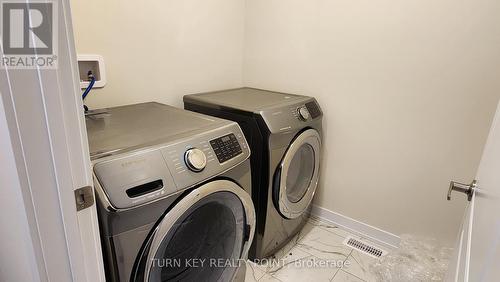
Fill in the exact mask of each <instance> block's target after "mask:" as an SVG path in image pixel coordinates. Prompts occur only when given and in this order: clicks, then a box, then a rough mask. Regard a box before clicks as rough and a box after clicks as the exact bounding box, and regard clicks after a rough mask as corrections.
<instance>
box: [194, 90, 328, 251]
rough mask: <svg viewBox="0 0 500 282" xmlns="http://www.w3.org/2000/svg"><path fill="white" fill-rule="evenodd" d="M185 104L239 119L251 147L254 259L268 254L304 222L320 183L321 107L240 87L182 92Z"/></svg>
mask: <svg viewBox="0 0 500 282" xmlns="http://www.w3.org/2000/svg"><path fill="white" fill-rule="evenodd" d="M184 108H185V109H188V110H191V111H195V112H199V113H204V114H208V115H211V116H214V117H221V118H225V119H229V120H233V121H236V122H238V124H239V125H240V126H241V128H242V129H243V132H244V134H245V137H246V139H247V141H248V142H249V144H250V148H251V150H252V156H251V163H252V185H253V187H252V198H253V201H254V205H255V208H256V214H257V229H256V234H255V239H254V244H253V245H252V248H251V250H250V254H249V256H250V258H251V259H261V258H266V257H269V256H271V255H273V254H275V253H276V251H277V250H279V249H280V248H282V247H283V246H285V244H287V243H288V242H289V241H290V240H291V238H293V236H294V235H295V234H297V233H298V232H299V231H300V230H301V228H302V227H303V225H304V224H305V222H306V220H307V218H308V214H309V212H310V208H311V201H312V199H313V196H314V193H315V191H316V188H317V185H318V178H319V166H320V159H321V139H322V138H321V136H322V135H321V134H322V130H321V126H322V125H321V123H322V111H321V109H320V106H319V105H318V103H317V101H316V100H315V99H314V98H312V97H307V96H301V95H292V94H286V93H278V92H271V91H265V90H260V89H253V88H240V89H232V90H226V91H217V92H211V93H202V94H193V95H186V96H184Z"/></svg>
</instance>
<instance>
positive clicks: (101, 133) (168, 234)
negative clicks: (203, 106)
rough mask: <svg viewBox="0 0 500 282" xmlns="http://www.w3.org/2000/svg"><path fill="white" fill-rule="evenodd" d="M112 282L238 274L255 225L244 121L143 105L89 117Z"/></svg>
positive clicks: (226, 278) (108, 274)
mask: <svg viewBox="0 0 500 282" xmlns="http://www.w3.org/2000/svg"><path fill="white" fill-rule="evenodd" d="M86 123H87V132H88V139H89V145H90V155H91V159H92V164H93V173H94V182H95V188H96V189H95V190H96V198H97V201H96V203H97V211H98V217H99V226H100V232H101V242H102V248H103V256H104V261H105V270H106V278H107V280H108V281H147V282H156V281H232V280H234V279H235V277H238V275H237V274H238V273H239V274H241V269H242V268H244V264H242V263H243V261H244V260H245V259H246V258H247V253H248V249H249V247H250V244H251V242H252V238H253V234H254V230H255V210H254V207H253V204H252V199H251V197H250V194H249V193H251V172H250V161H249V156H250V149H249V147H248V145H247V142H246V140H245V137H244V135H243V133H242V131H241V129H240V127H239V126H238V124H237V123H235V122H232V121H227V120H222V119H219V118H215V117H209V116H205V115H202V114H197V113H193V112H189V111H185V110H183V109H177V108H174V107H170V106H167V105H162V104H159V103H144V104H137V105H129V106H123V107H115V108H109V109H103V110H98V111H94V112H92V111H90V112H89V113H88V114H87V116H86Z"/></svg>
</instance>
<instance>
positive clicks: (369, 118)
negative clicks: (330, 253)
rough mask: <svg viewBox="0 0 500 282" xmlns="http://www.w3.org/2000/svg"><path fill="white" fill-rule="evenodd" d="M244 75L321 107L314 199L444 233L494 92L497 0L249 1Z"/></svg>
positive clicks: (454, 216) (397, 225)
mask: <svg viewBox="0 0 500 282" xmlns="http://www.w3.org/2000/svg"><path fill="white" fill-rule="evenodd" d="M244 84H245V85H247V86H253V87H259V88H265V89H271V90H279V91H285V92H287V91H288V92H295V93H300V94H309V95H313V96H315V97H317V99H318V100H319V102H320V103H321V106H322V108H323V111H324V113H325V124H324V129H325V146H324V148H325V152H324V154H325V155H324V160H323V171H322V181H321V188H320V191H319V193H318V195H317V198H316V204H318V205H320V206H322V207H325V208H327V209H329V210H332V211H335V212H338V213H341V214H343V215H346V216H349V217H351V218H354V219H357V220H360V221H363V222H365V223H368V224H371V225H373V226H376V227H379V228H382V229H385V230H387V231H390V232H393V233H395V234H397V235H400V234H402V233H413V234H421V235H427V236H436V237H438V238H441V239H443V240H448V241H451V240H454V238H455V234H456V231H457V228H458V224H459V221H460V220H461V216H462V213H463V207H464V203H465V201H464V200H463V198H464V197H463V196H462V195H458V194H457V195H454V198H455V199H454V201H452V202H447V201H446V200H445V194H446V192H447V188H448V187H447V186H448V181H449V180H451V179H456V180H462V181H465V182H468V181H470V180H471V179H472V178H473V177H474V175H475V171H476V168H477V165H478V162H479V158H480V156H481V151H482V148H483V145H484V142H485V138H486V135H487V132H488V129H489V125H490V122H491V119H492V116H493V112H494V109H495V105H496V101H497V100H498V98H499V97H500V2H498V1H485V0H480V1H478V0H475V1H472V0H467V1H459V2H457V1H453V0H439V1H436V0H403V1H396V0H382V1H368V0H354V1H353V0H328V1H327V0H309V1H304V0H252V1H247V10H246V38H245V64H244Z"/></svg>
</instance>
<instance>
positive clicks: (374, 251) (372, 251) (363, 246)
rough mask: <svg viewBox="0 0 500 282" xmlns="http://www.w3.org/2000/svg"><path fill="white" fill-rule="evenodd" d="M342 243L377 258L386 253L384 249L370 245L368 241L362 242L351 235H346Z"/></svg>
mask: <svg viewBox="0 0 500 282" xmlns="http://www.w3.org/2000/svg"><path fill="white" fill-rule="evenodd" d="M344 245H346V246H349V247H351V248H353V249H355V250H358V251H360V252H362V253H364V254H367V255H369V256H371V257H374V258H379V257H381V256H383V255H385V254H386V253H387V251H386V250H382V249H380V248H376V247H374V246H372V245H371V244H370V243H367V242H364V241H362V240H359V239H354V238H352V237H347V238H346V239H345V240H344Z"/></svg>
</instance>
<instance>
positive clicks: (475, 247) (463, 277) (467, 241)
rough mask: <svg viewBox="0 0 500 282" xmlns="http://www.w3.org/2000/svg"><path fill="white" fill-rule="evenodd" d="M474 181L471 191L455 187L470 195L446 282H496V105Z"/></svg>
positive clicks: (499, 152)
mask: <svg viewBox="0 0 500 282" xmlns="http://www.w3.org/2000/svg"><path fill="white" fill-rule="evenodd" d="M476 179H477V184H476V185H477V186H476V187H471V190H469V187H467V186H468V185H460V184H458V185H456V186H455V188H456V189H457V190H461V191H462V192H467V191H472V190H473V193H471V196H470V201H469V205H468V206H467V210H466V213H465V216H464V221H463V224H462V228H461V230H460V232H459V236H458V240H457V245H456V251H455V256H454V257H453V260H452V263H451V265H450V269H449V271H448V274H447V277H446V280H447V281H485V282H486V281H500V267H499V266H500V104H499V106H498V108H497V112H496V115H495V118H494V120H493V124H492V126H491V130H490V134H489V137H488V140H487V142H486V146H485V149H484V151H483V156H482V158H481V163H480V165H479V169H478V172H477V176H476ZM471 186H474V185H471ZM452 193H454V192H452ZM451 196H452V197H457V196H459V195H458V194H452V195H451Z"/></svg>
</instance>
